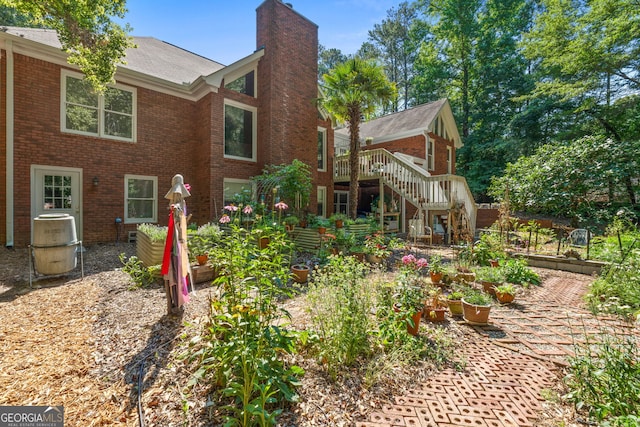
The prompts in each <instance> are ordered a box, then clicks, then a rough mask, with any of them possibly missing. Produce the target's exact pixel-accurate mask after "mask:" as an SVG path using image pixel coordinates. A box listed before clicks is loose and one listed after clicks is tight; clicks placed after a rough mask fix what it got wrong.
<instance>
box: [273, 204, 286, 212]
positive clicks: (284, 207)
mask: <svg viewBox="0 0 640 427" xmlns="http://www.w3.org/2000/svg"><path fill="white" fill-rule="evenodd" d="M275 206H276V209H279V210H281V211H282V210H285V209H289V206H288V205H287V204H286V203H285V202H278V203H276V204H275Z"/></svg>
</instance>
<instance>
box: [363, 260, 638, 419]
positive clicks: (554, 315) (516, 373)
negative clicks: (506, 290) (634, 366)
mask: <svg viewBox="0 0 640 427" xmlns="http://www.w3.org/2000/svg"><path fill="white" fill-rule="evenodd" d="M588 282H589V280H588V277H585V276H582V275H578V274H574V273H564V272H562V273H560V272H559V273H558V274H557V275H556V274H554V275H553V276H552V277H549V278H548V279H546V280H545V281H544V284H543V285H542V286H540V287H538V288H536V289H534V290H532V291H531V292H530V293H529V294H528V295H527V296H526V297H524V298H519V299H518V300H517V301H516V303H515V304H512V305H509V306H503V307H499V306H498V307H496V306H494V307H493V308H492V309H491V315H490V322H491V323H490V324H489V325H486V326H468V327H471V328H473V329H475V331H476V332H477V333H478V334H477V339H473V340H470V341H469V342H468V343H465V345H464V346H463V351H464V359H466V365H465V368H464V370H463V371H455V370H453V369H447V370H444V371H440V372H438V373H437V374H436V375H435V376H434V377H433V378H431V379H430V381H429V382H427V383H425V384H424V385H423V386H422V387H421V388H418V389H415V390H409V391H407V393H406V394H405V395H403V396H397V397H395V402H393V403H392V404H391V403H390V404H387V405H384V406H383V407H382V410H381V411H378V412H374V413H372V414H370V416H369V421H367V422H359V423H357V424H356V427H388V426H394V427H395V426H415V427H460V426H474V427H512V426H535V425H536V420H537V419H538V417H539V414H540V411H541V409H542V402H543V400H544V399H543V398H542V391H543V390H544V389H548V388H551V387H552V386H553V385H554V384H556V383H557V382H558V381H559V380H560V375H561V370H560V367H562V366H566V364H567V357H568V356H569V355H572V354H573V351H572V349H573V345H574V342H582V341H583V340H584V334H585V333H587V334H594V333H598V332H599V331H602V330H603V328H608V327H616V328H617V333H620V332H622V333H636V334H637V333H638V330H637V328H635V329H634V328H633V326H630V325H627V324H623V323H620V322H617V321H616V320H615V319H612V318H598V319H596V318H594V317H593V316H592V315H591V314H590V313H589V312H588V311H587V310H586V309H585V307H584V303H583V302H582V295H584V293H585V292H586V290H587V285H588Z"/></svg>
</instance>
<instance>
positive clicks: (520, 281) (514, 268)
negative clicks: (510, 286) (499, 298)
mask: <svg viewBox="0 0 640 427" xmlns="http://www.w3.org/2000/svg"><path fill="white" fill-rule="evenodd" d="M500 269H501V270H502V271H503V273H504V277H505V279H506V281H507V282H509V283H514V284H516V285H539V284H540V283H541V280H540V276H538V273H536V272H535V271H533V270H532V269H530V268H529V267H527V261H526V260H525V259H522V258H520V259H518V258H512V259H509V260H507V261H506V262H505V263H504V265H503V266H502V267H500Z"/></svg>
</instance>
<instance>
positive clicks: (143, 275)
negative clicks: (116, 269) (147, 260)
mask: <svg viewBox="0 0 640 427" xmlns="http://www.w3.org/2000/svg"><path fill="white" fill-rule="evenodd" d="M118 258H119V259H120V262H121V263H122V271H124V272H125V273H127V274H128V275H129V276H130V277H131V281H132V282H133V284H132V285H131V286H130V287H129V290H135V289H140V288H147V287H149V286H151V285H152V284H153V283H154V282H155V281H156V279H157V278H158V277H159V273H160V271H159V268H158V266H151V267H148V268H147V267H145V266H144V264H142V261H140V259H138V257H137V256H135V255H133V256H131V257H129V259H127V256H126V255H125V254H124V253H121V254H120V255H118Z"/></svg>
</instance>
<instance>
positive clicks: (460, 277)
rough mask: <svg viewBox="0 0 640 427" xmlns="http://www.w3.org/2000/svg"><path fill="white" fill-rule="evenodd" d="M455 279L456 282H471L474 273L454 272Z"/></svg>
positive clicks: (474, 276) (474, 278)
mask: <svg viewBox="0 0 640 427" xmlns="http://www.w3.org/2000/svg"><path fill="white" fill-rule="evenodd" d="M455 280H456V282H468V283H471V282H473V281H474V280H476V273H467V272H460V273H457V274H456V276H455Z"/></svg>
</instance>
